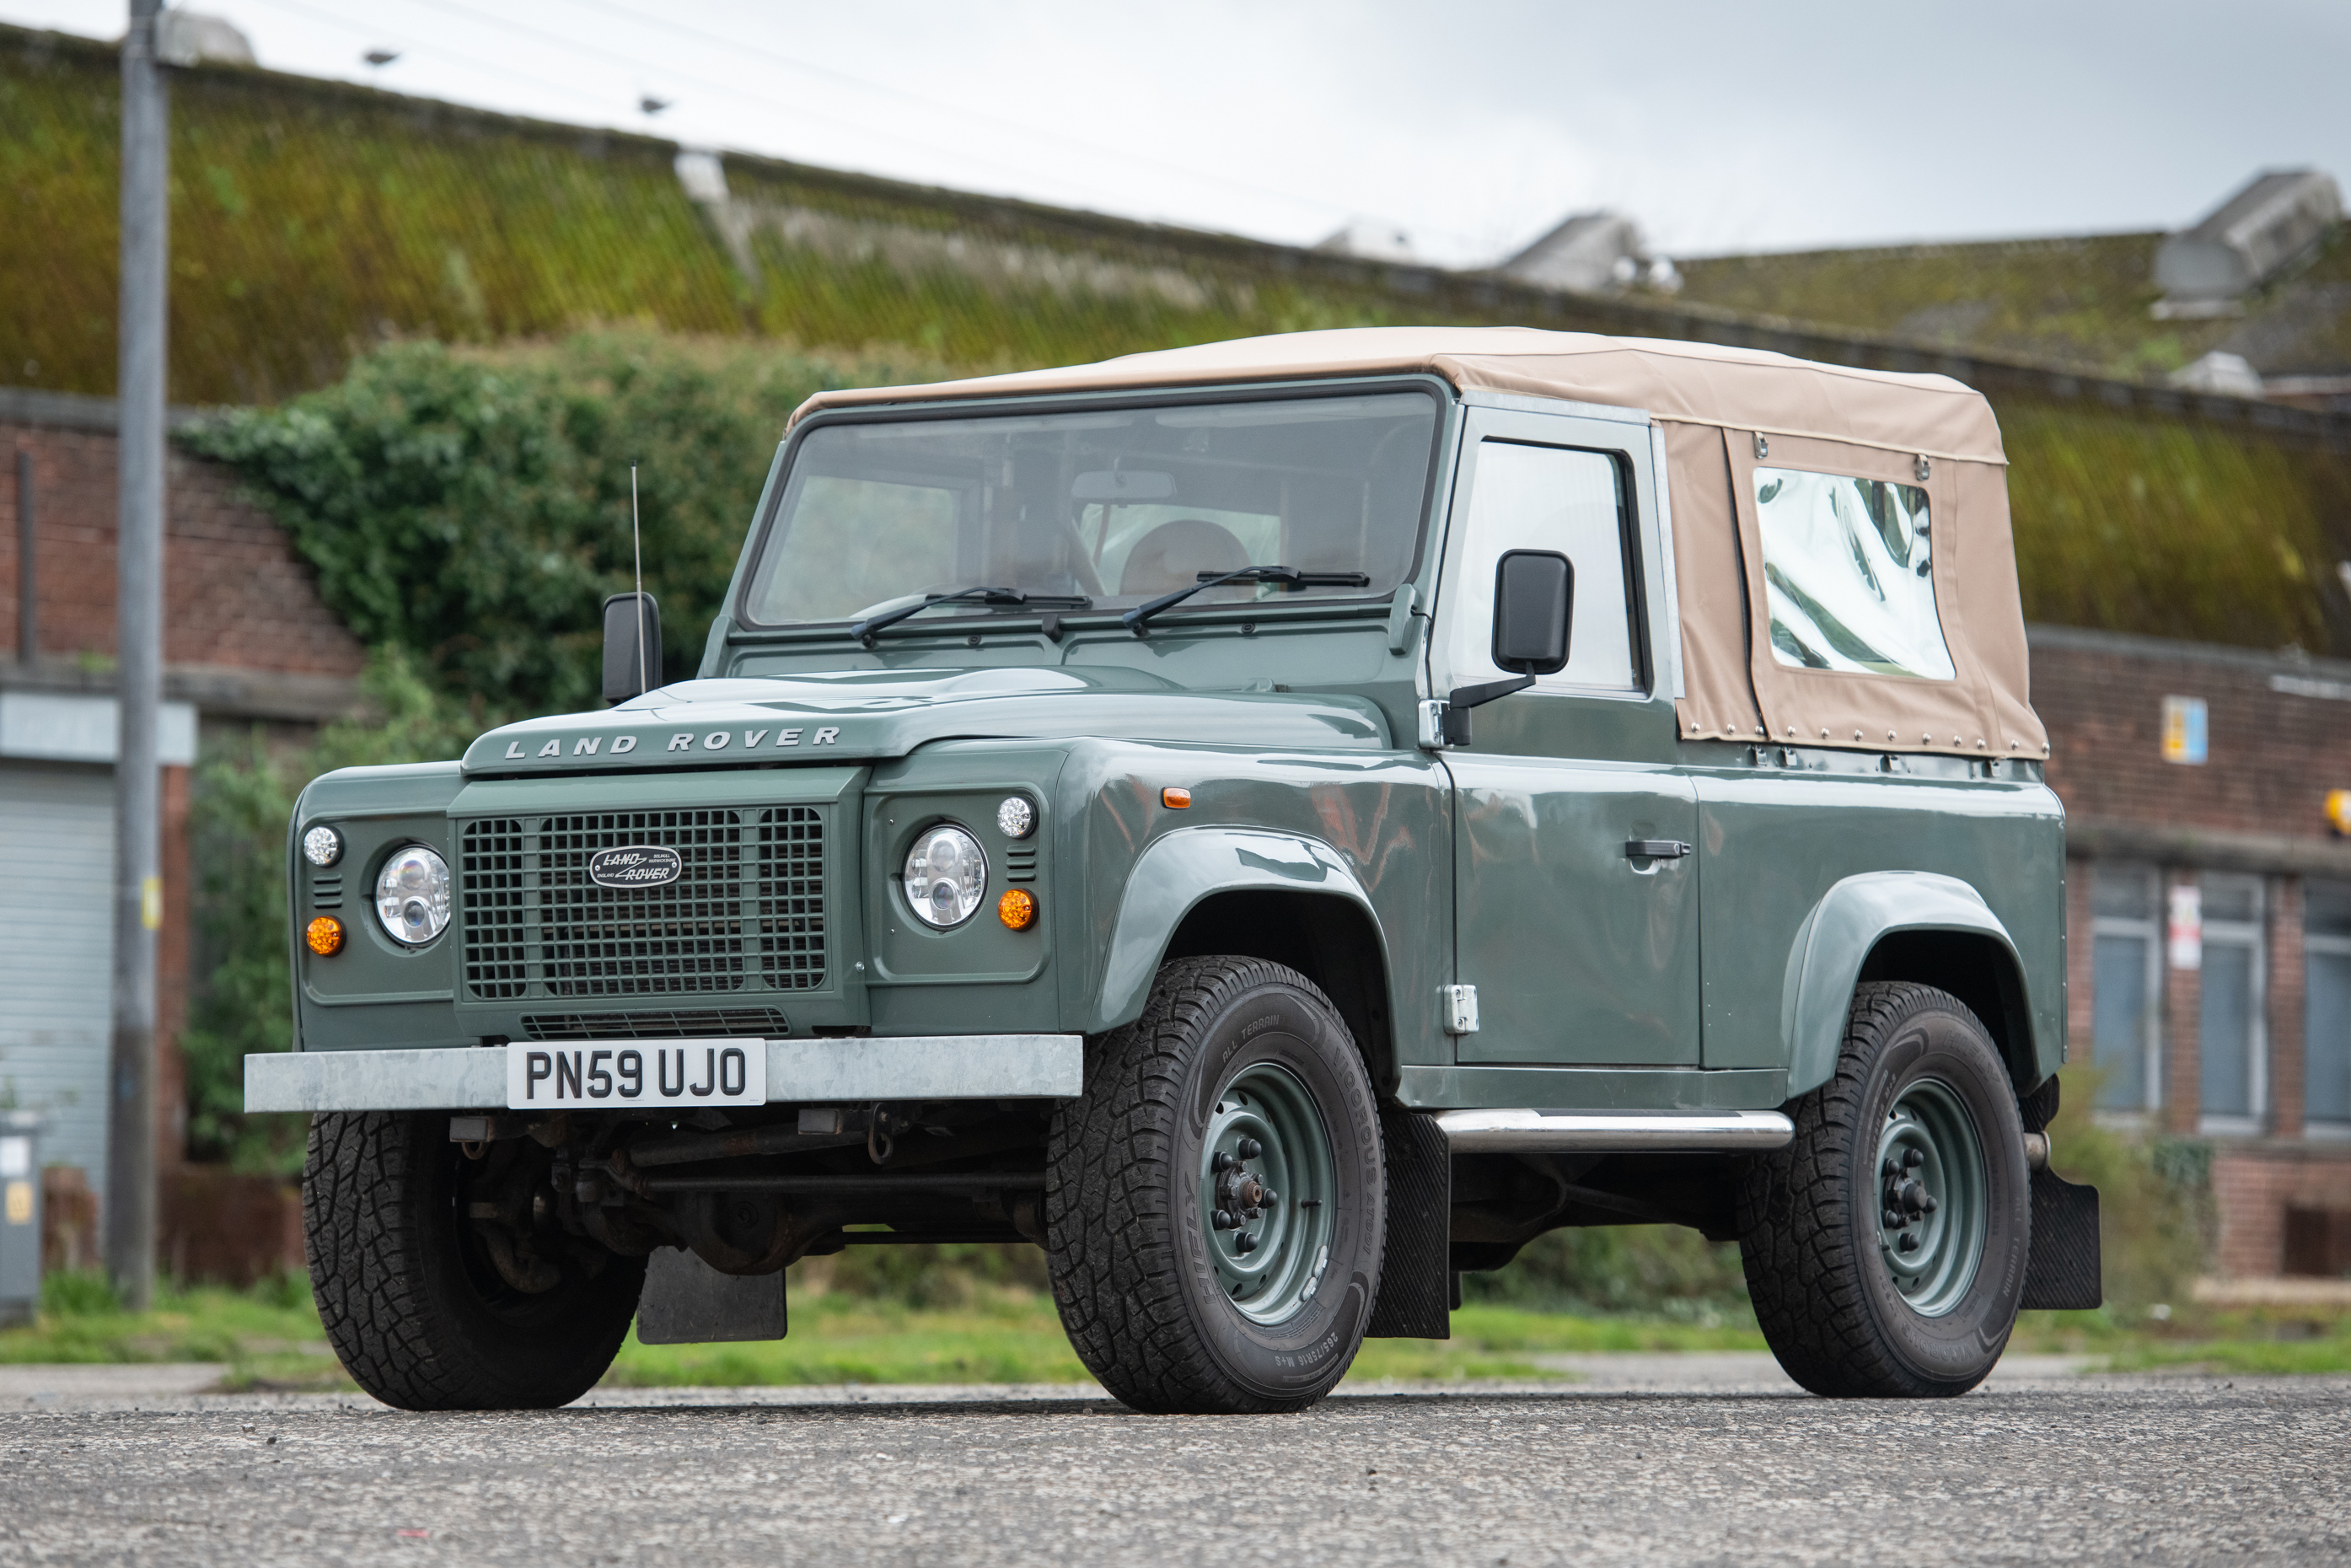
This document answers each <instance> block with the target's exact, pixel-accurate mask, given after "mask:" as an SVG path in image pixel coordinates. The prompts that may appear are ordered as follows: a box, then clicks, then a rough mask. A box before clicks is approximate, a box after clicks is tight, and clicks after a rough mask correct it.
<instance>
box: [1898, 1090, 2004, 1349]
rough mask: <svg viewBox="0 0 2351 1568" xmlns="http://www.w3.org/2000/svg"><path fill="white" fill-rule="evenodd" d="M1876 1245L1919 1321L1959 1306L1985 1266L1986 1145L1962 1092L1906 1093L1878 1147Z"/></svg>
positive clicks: (1899, 1290)
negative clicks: (1919, 1318) (1981, 1264)
mask: <svg viewBox="0 0 2351 1568" xmlns="http://www.w3.org/2000/svg"><path fill="white" fill-rule="evenodd" d="M1877 1176H1878V1187H1877V1198H1878V1213H1877V1239H1878V1251H1879V1255H1880V1256H1881V1257H1882V1258H1883V1259H1884V1260H1885V1262H1886V1270H1887V1271H1888V1272H1889V1273H1890V1274H1891V1275H1892V1276H1893V1281H1894V1288H1895V1290H1896V1291H1897V1292H1898V1293H1899V1294H1900V1295H1901V1297H1902V1299H1903V1300H1904V1301H1907V1302H1908V1303H1909V1304H1910V1307H1911V1309H1912V1310H1913V1311H1914V1312H1917V1313H1918V1314H1919V1315H1920V1316H1922V1317H1939V1316H1941V1315H1942V1314H1943V1313H1945V1312H1949V1311H1950V1310H1951V1309H1952V1308H1954V1307H1956V1306H1958V1305H1959V1301H1960V1300H1961V1299H1962V1298H1963V1297H1965V1296H1966V1294H1967V1293H1968V1288H1969V1287H1970V1285H1972V1284H1973V1283H1974V1282H1975V1277H1976V1270H1977V1268H1978V1266H1979V1265H1980V1263H1981V1262H1982V1260H1983V1248H1984V1235H1985V1230H1986V1227H1987V1224H1988V1218H1987V1216H1988V1208H1987V1204H1988V1197H1989V1186H1990V1183H1989V1178H1988V1176H1987V1172H1986V1169H1985V1164H1984V1153H1983V1141H1982V1139H1981V1137H1980V1136H1979V1134H1977V1132H1976V1126H1975V1121H1974V1118H1972V1117H1971V1116H1970V1115H1969V1113H1968V1111H1967V1107H1966V1104H1965V1103H1963V1102H1962V1101H1961V1100H1960V1098H1959V1094H1958V1092H1956V1091H1955V1090H1953V1089H1952V1088H1951V1087H1950V1085H1949V1084H1947V1083H1945V1082H1942V1081H1941V1080H1940V1079H1934V1078H1923V1079H1920V1080H1919V1081H1917V1082H1915V1083H1912V1084H1910V1085H1909V1086H1908V1087H1907V1088H1906V1089H1905V1090H1903V1092H1902V1093H1901V1094H1900V1095H1899V1096H1897V1097H1896V1100H1895V1103H1894V1107H1893V1109H1892V1110H1891V1111H1889V1112H1887V1113H1886V1125H1885V1127H1884V1128H1883V1129H1882V1130H1881V1131H1880V1133H1879V1135H1878V1141H1877Z"/></svg>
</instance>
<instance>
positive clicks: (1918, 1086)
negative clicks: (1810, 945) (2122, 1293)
mask: <svg viewBox="0 0 2351 1568" xmlns="http://www.w3.org/2000/svg"><path fill="white" fill-rule="evenodd" d="M1791 1110H1792V1112H1793V1113H1794V1116H1795V1122H1796V1137H1795V1140H1794V1142H1792V1144H1790V1145H1788V1147H1786V1148H1785V1149H1782V1150H1779V1151H1777V1152H1775V1153H1773V1154H1771V1155H1761V1156H1758V1157H1757V1158H1755V1159H1753V1160H1752V1161H1750V1163H1749V1166H1748V1170H1747V1173H1746V1176H1745V1178H1744V1180H1743V1182H1742V1184H1741V1190H1740V1208H1739V1218H1740V1255H1741V1257H1742V1259H1743V1260H1744V1261H1745V1264H1746V1270H1747V1282H1748V1288H1749V1291H1750V1293H1751V1295H1752V1296H1753V1298H1754V1302H1755V1315H1756V1317H1757V1319H1758V1320H1759V1321H1760V1322H1761V1325H1762V1328H1763V1335H1764V1338H1765V1339H1766V1340H1767V1341H1768V1342H1769V1343H1771V1352H1772V1354H1774V1355H1776V1356H1777V1357H1779V1360H1780V1364H1781V1365H1782V1366H1783V1367H1785V1368H1786V1369H1787V1372H1788V1375H1789V1376H1791V1377H1792V1378H1794V1379H1795V1380H1796V1381H1797V1382H1798V1383H1801V1384H1802V1385H1804V1386H1805V1387H1806V1388H1809V1389H1811V1390H1812V1391H1813V1393H1815V1394H1823V1395H1832V1396H1881V1397H1908V1398H1919V1397H1935V1396H1951V1395H1958V1394H1964V1393H1966V1392H1967V1391H1968V1390H1969V1389H1970V1388H1973V1387H1974V1386H1975V1385H1977V1384H1978V1383H1980V1382H1981V1381H1983V1378H1984V1376H1985V1375H1986V1374H1988V1373H1990V1372H1991V1369H1992V1366H1993V1364H1995V1363H1996V1362H1998V1361H1999V1360H2000V1357H2001V1352H2002V1351H2003V1350H2005V1349H2006V1348H2007V1345H2008V1336H2009V1333H2010V1331H2011V1329H2013V1328H2014V1327H2015V1324H2016V1311H2017V1303H2018V1301H2020V1300H2022V1295H2023V1290H2024V1269H2025V1262H2026V1259H2027V1256H2028V1255H2029V1253H2030V1251H2031V1249H2032V1197H2031V1188H2030V1186H2029V1185H2028V1177H2027V1176H2026V1172H2025V1166H2024V1129H2023V1124H2022V1121H2021V1120H2020V1118H2019V1115H2018V1112H2017V1104H2016V1095H2015V1092H2014V1090H2013V1089H2012V1088H2011V1085H2010V1082H2009V1075H2008V1070H2007V1068H2006V1067H2005V1065H2004V1064H2003V1063H2002V1062H2001V1058H2000V1053H1999V1051H1997V1050H1995V1049H1994V1048H1993V1045H1992V1043H1991V1037H1990V1036H1989V1035H1988V1034H1987V1033H1986V1032H1985V1030H1984V1027H1983V1025H1982V1024H1981V1023H1980V1022H1979V1021H1978V1020H1977V1019H1976V1016H1975V1015H1974V1014H1973V1013H1972V1012H1970V1011H1969V1010H1968V1009H1967V1008H1966V1006H1965V1005H1964V1004H1962V1003H1961V1002H1960V1001H1959V999H1958V998H1955V997H1952V996H1950V995H1949V994H1948V993H1946V992H1943V991H1938V990H1935V989H1933V988H1929V987H1926V986H1916V985H1907V984H1900V983H1895V984H1871V985H1865V986H1863V987H1861V988H1859V989H1858V990H1856V992H1855V996H1854V1005H1853V1012H1852V1015H1851V1018H1850V1019H1849V1021H1848V1023H1847V1026H1846V1030H1845V1040H1844V1051H1843V1054H1842V1055H1841V1056H1840V1058H1839V1060H1838V1062H1837V1071H1836V1075H1835V1076H1834V1078H1832V1079H1831V1080H1830V1081H1829V1082H1827V1083H1824V1084H1823V1085H1822V1086H1821V1087H1820V1088H1818V1089H1816V1090H1814V1091H1813V1092H1812V1093H1810V1094H1807V1095H1805V1096H1804V1097H1803V1098H1802V1100H1799V1101H1797V1102H1796V1103H1795V1104H1794V1105H1793V1106H1792V1107H1791Z"/></svg>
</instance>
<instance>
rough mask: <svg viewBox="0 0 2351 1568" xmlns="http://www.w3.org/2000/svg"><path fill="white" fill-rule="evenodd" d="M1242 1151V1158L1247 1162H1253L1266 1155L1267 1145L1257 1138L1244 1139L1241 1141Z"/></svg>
mask: <svg viewBox="0 0 2351 1568" xmlns="http://www.w3.org/2000/svg"><path fill="white" fill-rule="evenodd" d="M1240 1151H1241V1158H1243V1159H1245V1160H1253V1159H1255V1158H1257V1157H1258V1155H1261V1154H1263V1153H1265V1145H1263V1144H1260V1143H1259V1142H1258V1141H1257V1140H1256V1139H1255V1138H1243V1139H1242V1140H1241V1141H1240Z"/></svg>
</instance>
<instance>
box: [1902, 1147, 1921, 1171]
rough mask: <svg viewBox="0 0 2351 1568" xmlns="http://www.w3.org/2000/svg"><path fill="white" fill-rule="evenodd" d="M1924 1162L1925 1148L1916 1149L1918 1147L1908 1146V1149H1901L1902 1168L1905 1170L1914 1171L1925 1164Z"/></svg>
mask: <svg viewBox="0 0 2351 1568" xmlns="http://www.w3.org/2000/svg"><path fill="white" fill-rule="evenodd" d="M1926 1163H1927V1151H1926V1150H1924V1149H1918V1148H1910V1149H1905V1150H1903V1151H1902V1168H1903V1169H1904V1170H1906V1171H1915V1170H1917V1168H1918V1167H1919V1166H1923V1165H1925V1164H1926Z"/></svg>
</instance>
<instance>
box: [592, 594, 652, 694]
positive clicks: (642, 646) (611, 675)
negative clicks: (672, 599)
mask: <svg viewBox="0 0 2351 1568" xmlns="http://www.w3.org/2000/svg"><path fill="white" fill-rule="evenodd" d="M661 684H662V637H661V605H660V604H659V602H657V601H655V600H654V598H653V595H652V594H650V593H616V594H614V595H612V597H611V598H610V599H607V600H606V601H604V700H605V701H606V702H608V703H619V702H626V701H628V700H629V699H630V698H631V697H633V696H637V695H641V694H643V693H645V692H649V691H653V690H654V689H656V688H657V687H659V686H660V685H661Z"/></svg>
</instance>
